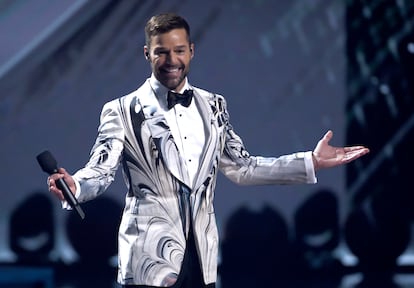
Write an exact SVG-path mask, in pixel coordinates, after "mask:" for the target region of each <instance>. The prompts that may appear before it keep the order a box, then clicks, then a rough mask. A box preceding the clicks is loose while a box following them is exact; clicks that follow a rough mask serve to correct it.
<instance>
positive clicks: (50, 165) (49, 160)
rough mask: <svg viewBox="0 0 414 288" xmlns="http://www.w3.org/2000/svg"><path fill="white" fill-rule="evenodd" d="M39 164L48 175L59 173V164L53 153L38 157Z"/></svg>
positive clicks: (44, 153) (45, 153) (47, 152)
mask: <svg viewBox="0 0 414 288" xmlns="http://www.w3.org/2000/svg"><path fill="white" fill-rule="evenodd" d="M36 158H37V162H39V165H40V167H41V168H42V170H43V171H44V172H46V173H48V174H53V173H56V172H57V162H56V159H55V158H54V157H53V155H52V153H50V152H49V151H48V150H46V151H44V152H42V153H40V154H39V155H37V157H36Z"/></svg>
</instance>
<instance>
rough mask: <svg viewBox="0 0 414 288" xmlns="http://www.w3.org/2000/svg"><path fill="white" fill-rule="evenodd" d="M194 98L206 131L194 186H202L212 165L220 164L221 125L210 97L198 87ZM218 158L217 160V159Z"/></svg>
mask: <svg viewBox="0 0 414 288" xmlns="http://www.w3.org/2000/svg"><path fill="white" fill-rule="evenodd" d="M194 99H195V101H196V104H197V108H198V110H199V111H200V115H201V117H202V119H203V123H204V126H205V127H204V129H205V131H206V136H205V144H204V149H203V152H202V154H201V158H200V165H199V169H198V172H197V175H196V178H195V179H196V181H195V183H194V188H195V189H197V188H198V187H200V186H201V185H202V184H203V183H204V181H205V180H206V178H207V177H208V175H209V174H210V172H211V169H212V168H213V167H212V165H214V164H215V163H216V165H218V163H217V162H218V160H217V159H218V157H217V156H218V153H217V151H218V150H217V148H219V147H218V139H219V137H218V135H219V126H218V123H217V121H216V118H215V117H214V115H213V110H212V107H211V106H212V105H211V103H210V100H211V99H209V98H207V97H205V96H202V95H200V94H199V93H198V91H197V89H195V91H194ZM216 160H217V161H216Z"/></svg>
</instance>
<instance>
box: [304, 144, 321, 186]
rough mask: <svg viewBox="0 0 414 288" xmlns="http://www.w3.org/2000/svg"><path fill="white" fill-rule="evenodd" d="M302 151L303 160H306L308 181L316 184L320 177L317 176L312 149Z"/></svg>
mask: <svg viewBox="0 0 414 288" xmlns="http://www.w3.org/2000/svg"><path fill="white" fill-rule="evenodd" d="M302 153H303V160H304V162H305V169H306V175H307V183H310V184H315V183H317V182H318V179H317V178H316V176H315V167H314V166H313V157H312V151H308V152H302Z"/></svg>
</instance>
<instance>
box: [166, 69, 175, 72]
mask: <svg viewBox="0 0 414 288" xmlns="http://www.w3.org/2000/svg"><path fill="white" fill-rule="evenodd" d="M165 70H166V71H167V72H177V71H178V68H167V69H165Z"/></svg>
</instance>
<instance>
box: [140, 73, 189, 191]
mask: <svg viewBox="0 0 414 288" xmlns="http://www.w3.org/2000/svg"><path fill="white" fill-rule="evenodd" d="M141 88H142V91H141V89H139V90H138V93H137V101H136V104H135V105H136V109H135V111H136V113H137V111H138V110H142V113H143V114H144V117H145V119H146V120H145V122H143V125H146V126H147V129H148V131H149V135H148V139H147V141H148V142H147V143H149V141H152V142H153V144H154V145H155V147H156V149H157V150H158V151H159V152H160V153H158V155H159V157H160V159H159V160H161V161H163V162H164V163H165V166H166V167H167V168H168V170H169V171H170V172H171V174H173V175H174V176H175V177H176V178H177V179H178V180H180V181H181V182H183V183H185V184H186V185H187V186H189V187H190V179H189V176H188V173H187V170H186V168H185V165H184V163H183V161H182V159H181V157H180V155H179V151H178V147H177V145H176V143H175V142H174V138H173V136H172V134H171V131H170V127H169V125H168V123H167V121H166V119H165V117H164V115H163V113H162V112H163V111H162V109H161V107H160V105H159V103H158V100H157V98H156V96H155V94H154V92H153V90H152V88H151V85H150V84H149V82H148V81H147V82H146V83H145V84H144V85H143V86H142V87H141Z"/></svg>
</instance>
